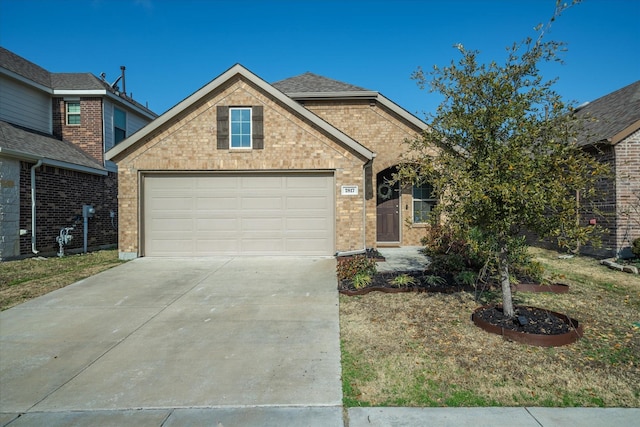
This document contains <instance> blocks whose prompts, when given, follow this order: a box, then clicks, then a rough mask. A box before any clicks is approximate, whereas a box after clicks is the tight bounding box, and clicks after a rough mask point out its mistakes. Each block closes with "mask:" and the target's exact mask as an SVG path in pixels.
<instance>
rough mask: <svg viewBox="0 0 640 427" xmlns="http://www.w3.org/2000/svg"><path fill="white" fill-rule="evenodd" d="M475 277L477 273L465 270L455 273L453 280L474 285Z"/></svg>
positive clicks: (466, 284)
mask: <svg viewBox="0 0 640 427" xmlns="http://www.w3.org/2000/svg"><path fill="white" fill-rule="evenodd" d="M477 278H478V274H477V273H474V272H473V271H469V270H465V271H461V272H460V273H458V274H456V276H455V277H454V279H453V280H454V281H455V282H456V283H457V284H460V285H464V286H472V285H475V283H476V279H477Z"/></svg>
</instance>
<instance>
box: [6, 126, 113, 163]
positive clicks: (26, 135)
mask: <svg viewBox="0 0 640 427" xmlns="http://www.w3.org/2000/svg"><path fill="white" fill-rule="evenodd" d="M0 154H3V155H6V156H10V157H15V158H18V159H23V160H32V161H38V160H42V161H43V163H45V164H48V165H51V166H57V167H61V168H64V169H71V170H77V171H82V172H87V173H93V174H98V175H106V174H107V171H106V169H105V168H104V167H103V166H102V165H101V164H100V163H98V162H97V161H96V160H95V159H93V158H92V157H89V156H88V155H87V154H85V152H84V151H82V150H81V149H79V148H77V147H76V146H75V145H73V144H72V143H70V142H67V141H61V140H59V139H55V138H52V137H51V136H47V135H45V134H41V133H38V132H34V131H32V130H28V129H25V128H23V127H20V126H16V125H13V124H11V123H7V122H3V121H0Z"/></svg>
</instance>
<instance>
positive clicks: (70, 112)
mask: <svg viewBox="0 0 640 427" xmlns="http://www.w3.org/2000/svg"><path fill="white" fill-rule="evenodd" d="M65 111H66V114H67V125H71V126H76V125H79V124H80V101H65Z"/></svg>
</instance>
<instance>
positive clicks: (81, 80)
mask: <svg viewBox="0 0 640 427" xmlns="http://www.w3.org/2000/svg"><path fill="white" fill-rule="evenodd" d="M51 87H52V88H53V89H71V90H100V89H102V90H104V89H111V88H110V87H109V85H108V84H107V83H106V82H103V81H102V80H100V79H99V78H97V77H96V76H94V75H93V74H91V73H52V74H51Z"/></svg>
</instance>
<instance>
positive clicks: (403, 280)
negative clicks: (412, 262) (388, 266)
mask: <svg viewBox="0 0 640 427" xmlns="http://www.w3.org/2000/svg"><path fill="white" fill-rule="evenodd" d="M415 284H416V279H414V278H413V277H411V276H409V275H408V274H400V275H398V276H396V277H394V278H393V279H392V280H391V285H392V286H396V287H398V288H402V287H406V286H410V285H415Z"/></svg>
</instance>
